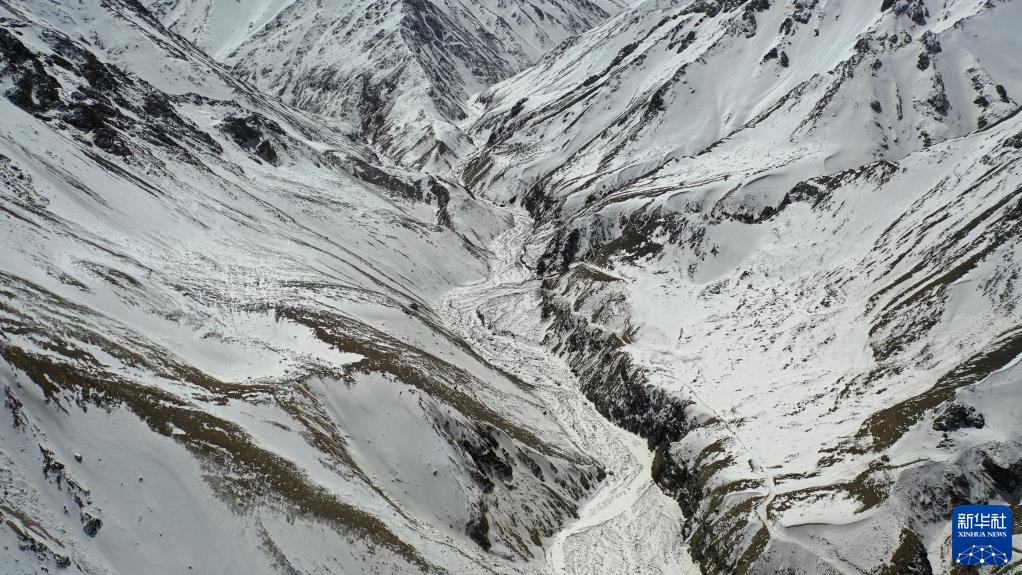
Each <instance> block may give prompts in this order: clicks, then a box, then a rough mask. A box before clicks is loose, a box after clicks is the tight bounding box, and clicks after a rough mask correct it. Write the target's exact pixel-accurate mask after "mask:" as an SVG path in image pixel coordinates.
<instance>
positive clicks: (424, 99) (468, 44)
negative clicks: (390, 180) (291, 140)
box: [151, 0, 621, 171]
mask: <svg viewBox="0 0 1022 575" xmlns="http://www.w3.org/2000/svg"><path fill="white" fill-rule="evenodd" d="M151 6H152V9H153V10H154V12H156V13H157V14H159V15H160V16H161V18H162V20H163V21H164V22H165V23H166V24H167V25H168V26H170V27H171V28H173V29H174V30H175V31H177V32H179V33H181V34H183V35H185V36H186V37H189V38H191V39H192V40H193V41H195V42H196V43H197V44H198V45H199V46H201V47H202V48H204V49H205V50H207V51H208V52H209V53H210V54H212V55H213V56H214V57H216V58H217V59H219V60H220V61H222V62H224V63H225V64H227V65H229V66H231V67H233V68H234V69H235V71H236V72H237V73H238V74H239V75H240V76H242V77H244V78H246V79H248V80H249V81H251V82H253V83H254V84H255V85H257V86H259V87H260V88H262V89H264V90H266V91H267V92H269V93H273V94H276V95H278V96H280V97H281V99H282V100H283V101H285V102H287V103H290V104H293V105H295V106H298V107H300V108H303V109H306V110H309V111H313V112H316V113H320V114H325V115H330V116H337V117H342V118H344V119H346V120H349V121H351V122H354V123H356V124H357V125H359V126H360V127H361V129H362V132H363V133H364V135H365V137H367V138H369V139H370V140H371V141H372V143H373V144H374V146H375V147H376V148H377V149H378V150H380V151H381V152H382V153H384V154H385V155H387V156H389V157H391V158H393V159H395V160H396V161H398V162H400V163H402V164H404V165H406V166H412V167H417V168H430V169H431V170H432V171H438V170H443V169H445V168H447V167H449V164H450V163H451V162H452V161H454V160H455V158H456V157H458V156H459V155H462V154H464V153H466V152H467V151H468V150H469V149H470V148H471V146H472V143H471V141H470V140H469V139H468V138H467V137H466V136H465V135H464V134H463V133H462V132H461V131H460V130H459V129H458V128H457V127H456V126H457V125H458V123H459V122H461V121H462V120H464V119H465V118H466V116H467V114H468V112H469V109H468V107H467V104H468V99H469V96H470V95H472V94H475V93H477V92H480V91H482V90H483V89H485V88H487V87H489V86H490V85H492V84H494V83H496V82H498V81H500V80H503V79H506V78H508V77H510V76H511V75H513V74H514V73H516V72H518V71H520V70H522V69H523V68H525V67H526V66H528V65H529V64H531V63H532V62H533V61H534V60H536V59H537V58H538V57H539V56H540V55H542V54H543V53H545V52H547V51H548V50H550V49H552V48H553V47H555V46H557V45H558V44H560V43H561V42H563V41H564V40H566V39H567V38H569V37H571V36H573V35H575V34H578V33H580V32H583V31H585V30H587V29H589V28H591V27H592V26H593V25H595V24H596V23H598V22H600V21H602V20H603V19H605V18H607V17H608V16H609V15H610V14H611V13H613V12H616V11H617V10H619V9H620V8H621V6H620V5H619V4H618V3H617V2H616V1H615V0H599V1H594V0H570V1H567V2H555V1H551V0H530V1H529V2H503V1H499V2H498V1H493V0H403V1H400V2H388V1H381V0H359V1H355V2H352V1H349V0H329V1H326V2H322V1H312V0H263V1H260V2H251V3H245V4H243V5H239V4H238V3H237V2H230V1H221V0H158V1H155V2H152V4H151Z"/></svg>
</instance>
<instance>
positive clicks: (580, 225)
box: [464, 0, 1022, 573]
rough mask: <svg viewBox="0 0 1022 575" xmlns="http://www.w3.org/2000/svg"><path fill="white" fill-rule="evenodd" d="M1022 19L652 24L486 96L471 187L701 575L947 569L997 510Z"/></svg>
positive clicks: (1013, 473)
mask: <svg viewBox="0 0 1022 575" xmlns="http://www.w3.org/2000/svg"><path fill="white" fill-rule="evenodd" d="M1019 21H1022V5H1019V4H1018V3H1017V2H979V1H968V0H963V1H957V2H952V1H948V2H937V1H929V0H926V1H923V0H911V1H909V0H899V1H885V2H882V3H881V2H875V3H874V2H843V1H832V2H814V1H812V0H808V1H806V0H793V1H788V2H767V1H747V2H742V1H723V2H720V1H712V0H705V1H703V0H699V1H693V2H681V3H668V2H656V1H651V2H646V3H643V4H641V5H639V6H636V7H635V8H633V9H631V10H628V11H626V12H624V13H622V14H620V15H619V16H617V17H615V18H613V19H612V20H610V21H608V22H607V23H606V24H604V25H601V26H599V27H598V28H596V29H594V30H593V31H591V32H589V33H587V34H585V35H583V36H582V37H581V38H580V39H578V40H577V41H575V42H573V43H571V44H570V45H566V46H564V47H562V48H561V49H559V50H558V51H557V52H556V53H554V54H551V55H549V56H547V57H545V58H544V59H542V60H541V61H540V62H539V63H538V64H537V65H536V66H535V67H533V68H531V69H529V70H527V71H525V72H524V73H522V74H521V75H519V76H517V77H515V78H513V79H511V80H509V81H507V82H505V83H502V84H500V85H498V86H495V87H494V88H493V89H491V90H488V91H487V92H485V93H483V94H482V95H481V96H480V98H479V101H480V103H482V104H483V105H485V106H486V109H485V111H484V112H483V114H482V116H481V118H480V119H479V120H478V121H477V122H476V123H475V125H474V127H473V129H472V131H471V133H472V136H473V138H474V139H475V140H477V141H483V140H485V141H486V142H487V144H486V146H485V147H484V148H483V149H482V150H480V151H479V152H478V153H477V154H475V156H474V157H473V158H472V161H471V162H469V163H468V164H467V167H466V169H465V170H464V181H465V182H466V184H467V185H469V186H470V187H471V188H473V189H476V190H478V191H480V192H481V193H483V194H485V195H488V196H489V197H492V198H494V199H496V200H498V201H500V202H514V203H520V204H522V205H524V206H525V207H527V208H528V209H529V210H530V211H531V212H532V213H533V214H534V215H535V216H536V217H537V218H539V219H540V221H541V222H545V223H547V224H548V225H553V226H555V227H556V228H557V233H556V235H555V237H554V238H553V239H552V240H551V241H550V243H549V244H548V247H547V250H546V254H545V256H544V258H543V259H542V260H541V262H540V264H539V266H538V270H539V271H540V273H543V274H545V275H546V276H547V279H546V300H545V301H546V306H545V309H544V311H545V313H546V314H547V316H548V317H549V318H550V320H551V321H552V328H551V333H550V335H549V340H548V344H549V345H550V347H551V349H553V350H554V351H556V352H558V353H561V354H562V355H564V356H565V357H566V358H568V359H569V360H570V361H571V362H572V363H573V365H574V367H575V369H576V371H577V372H578V373H579V374H580V375H581V377H582V378H583V380H584V381H586V382H587V383H586V391H587V394H588V395H589V397H590V398H591V399H593V400H594V401H596V403H597V405H598V406H599V407H600V408H601V409H602V410H603V411H604V413H606V414H607V415H608V416H609V417H610V418H612V419H613V420H615V421H618V422H619V423H620V424H622V425H624V426H625V427H627V428H629V429H633V430H636V431H639V432H641V433H643V434H644V435H645V436H646V437H648V438H649V440H650V442H651V445H652V446H654V447H655V448H656V449H657V461H656V462H655V464H654V465H655V472H656V474H657V476H658V479H659V482H660V484H661V485H662V486H663V487H664V488H665V489H667V490H668V491H670V492H671V493H672V494H673V495H675V496H676V498H677V499H678V500H679V502H680V503H681V505H682V508H683V510H684V511H685V514H686V516H687V521H688V529H689V533H690V539H689V542H690V545H691V547H692V553H693V556H694V557H695V558H696V559H697V560H698V561H699V563H700V567H701V568H702V569H703V570H704V572H706V573H718V572H762V573H772V572H779V571H785V572H795V573H818V572H853V573H854V572H864V573H875V572H913V573H926V572H936V571H938V570H947V569H948V568H949V566H948V564H947V561H948V554H947V553H946V548H945V547H946V545H947V544H948V536H949V532H948V527H947V525H948V522H947V518H948V517H949V516H950V509H951V507H952V506H953V505H955V504H957V503H962V502H966V501H972V502H982V501H992V502H1007V503H1010V504H1013V505H1017V504H1018V502H1019V494H1018V485H1019V484H1020V481H1022V475H1020V469H1022V437H1020V436H1022V433H1020V432H1022V429H1020V426H1019V424H1018V420H1017V416H1018V406H1019V405H1020V404H1022V401H1020V398H1019V391H1018V381H1019V372H1018V370H1017V369H1016V368H1015V367H1014V365H1015V363H1014V362H1015V359H1016V358H1017V357H1018V356H1019V354H1020V353H1022V339H1020V338H1019V329H1020V326H1022V315H1020V310H1019V308H1018V306H1017V302H1018V301H1019V299H1020V297H1022V294H1020V293H1019V287H1018V282H1017V278H1018V275H1019V273H1020V268H1022V258H1020V256H1022V252H1020V251H1019V245H1020V242H1019V233H1020V232H1022V226H1020V223H1019V222H1020V221H1022V220H1020V215H1022V212H1020V210H1022V203H1020V201H1022V196H1020V194H1022V173H1020V169H1022V164H1020V162H1019V160H1020V147H1022V144H1020V142H1022V115H1020V114H1018V111H1019V101H1018V100H1017V99H1016V98H1017V97H1018V94H1022V70H1020V67H1019V66H1020V65H1019V63H1018V61H1017V59H1015V58H1013V57H1012V54H1013V53H1014V52H1015V51H1017V50H1016V48H1017V39H1016V38H1015V27H1016V26H1015V23H1017V22H1019ZM984 422H990V423H989V424H987V425H984Z"/></svg>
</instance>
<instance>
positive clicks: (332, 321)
mask: <svg viewBox="0 0 1022 575" xmlns="http://www.w3.org/2000/svg"><path fill="white" fill-rule="evenodd" d="M0 23H2V27H0V86H2V91H3V94H4V97H2V98H0V111H2V113H0V115H2V117H3V121H2V122H0V175H2V185H0V194H2V197H3V201H2V207H0V210H2V215H0V219H2V222H3V224H2V228H0V229H2V237H3V239H2V241H0V285H2V287H0V356H2V358H3V359H2V360H0V389H2V393H3V396H4V400H3V405H4V407H3V409H0V429H2V432H0V460H2V463H0V486H2V493H3V495H2V497H0V518H2V519H0V525H2V527H0V540H2V546H0V548H2V551H0V564H2V565H3V568H2V569H0V571H3V572H4V573H5V574H8V573H9V574H12V575H13V574H15V573H37V572H42V571H47V570H53V569H57V568H66V570H68V571H71V572H85V573H185V572H231V573H237V572H241V571H249V572H254V573H272V572H276V573H281V572H288V573H294V572H301V573H311V572H343V573H361V572H373V573H381V572H393V573H407V572H409V571H428V572H452V573H465V572H481V571H484V570H490V569H492V570H495V571H497V572H501V571H506V570H510V569H512V568H513V570H515V571H517V570H518V567H517V565H518V564H520V563H523V562H528V561H529V560H534V559H533V558H534V557H537V556H538V557H542V555H543V551H542V547H541V544H542V542H543V540H545V539H546V538H547V537H548V536H550V535H552V534H553V533H555V532H556V531H557V530H558V529H559V528H560V527H561V525H563V523H564V522H565V521H566V520H567V519H568V518H570V517H571V516H573V515H574V514H575V513H576V509H577V508H578V506H579V505H580V504H581V502H582V501H583V500H584V499H585V497H587V495H588V493H589V492H590V491H591V490H592V489H593V488H594V486H595V485H597V483H598V482H599V480H600V479H601V478H602V477H603V471H602V466H601V465H600V464H598V463H597V462H595V461H594V460H593V459H592V458H590V457H589V456H588V455H586V454H584V453H582V452H581V451H580V450H579V449H578V448H577V447H576V446H575V445H574V444H573V443H572V442H571V440H570V439H569V438H567V437H566V436H565V433H564V430H563V429H562V427H561V425H560V422H559V421H557V420H556V419H554V418H553V417H552V416H550V415H547V407H546V406H545V405H544V404H542V403H541V402H540V401H539V400H538V399H537V398H536V397H535V396H534V394H533V393H532V391H531V387H532V384H531V383H530V382H526V381H522V380H521V379H518V378H517V377H515V376H512V375H511V374H510V373H508V372H506V371H504V370H502V369H499V368H497V367H495V366H494V365H493V364H491V363H489V362H488V361H486V360H485V359H483V358H482V357H481V356H479V355H478V354H477V353H476V352H475V351H474V350H473V349H472V348H471V347H469V346H468V345H467V344H466V343H465V342H464V341H462V340H461V339H459V337H458V336H457V335H455V334H454V333H453V332H451V331H450V330H448V329H447V328H446V327H445V326H444V325H443V324H442V323H441V322H440V320H439V318H438V316H437V314H436V313H435V312H434V311H433V310H432V307H431V306H432V304H433V302H434V301H436V300H438V299H439V298H440V296H441V295H443V294H444V293H446V292H447V291H449V290H450V289H452V288H453V287H455V286H458V285H462V284H466V283H471V282H473V281H477V280H479V279H482V278H483V277H485V276H486V273H487V260H486V258H487V252H486V250H485V246H487V245H488V244H489V243H490V241H491V240H492V239H493V237H494V236H495V235H496V234H498V233H500V232H502V231H503V230H505V229H507V228H509V226H510V223H511V221H510V216H509V215H508V214H507V213H506V212H504V211H503V210H500V209H499V208H496V207H494V206H492V205H491V204H489V203H487V202H483V201H480V200H477V199H474V198H473V197H472V196H471V195H470V194H468V193H467V192H466V191H465V190H463V189H462V188H460V187H459V186H458V185H456V184H453V183H450V182H444V181H441V180H439V179H436V178H433V177H429V176H424V175H422V174H417V173H410V172H406V171H402V170H400V169H397V168H394V167H393V166H390V165H389V164H388V163H387V162H385V161H383V160H381V159H380V158H378V157H376V156H375V154H374V153H373V152H372V151H370V150H369V149H368V148H366V147H365V146H364V145H363V144H362V143H361V142H360V138H358V137H355V136H353V135H349V134H346V132H345V127H344V126H342V125H334V124H332V123H331V122H330V120H329V119H327V118H324V117H317V116H312V115H309V114H306V113H304V112H300V111H297V110H295V109H293V108H290V107H287V106H286V105H283V104H281V103H279V102H277V101H276V100H274V99H272V98H270V97H267V96H265V95H263V94H262V93H260V92H259V91H257V90H256V89H254V88H253V87H251V86H249V85H247V84H245V83H243V82H241V81H239V80H237V79H235V78H234V77H233V76H232V75H231V74H229V73H228V72H227V71H226V70H225V69H223V68H221V67H220V66H219V65H218V64H216V63H215V62H214V61H212V60H211V59H210V58H209V57H208V56H206V55H205V54H203V53H202V52H200V51H199V50H197V49H196V48H195V47H194V46H192V45H191V44H190V43H188V42H187V41H185V40H183V39H181V38H179V37H177V36H175V35H174V34H172V33H170V32H168V31H167V30H166V29H165V28H163V26H162V25H161V24H160V23H159V22H158V21H157V20H156V19H154V18H153V17H152V16H151V15H150V14H149V13H148V12H146V11H145V10H144V9H143V8H142V7H141V6H139V5H138V4H137V3H134V2H130V1H123V2H122V1H109V2H105V3H103V4H102V5H97V4H93V3H82V4H78V3H49V2H33V3H27V4H22V3H17V4H9V3H3V4H0ZM508 565H510V566H512V567H508Z"/></svg>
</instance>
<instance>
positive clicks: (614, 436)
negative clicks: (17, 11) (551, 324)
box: [438, 212, 698, 575]
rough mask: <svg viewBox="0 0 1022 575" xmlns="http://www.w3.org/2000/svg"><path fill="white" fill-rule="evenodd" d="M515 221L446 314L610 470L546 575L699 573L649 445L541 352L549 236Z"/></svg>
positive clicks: (554, 550) (550, 558)
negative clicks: (534, 268)
mask: <svg viewBox="0 0 1022 575" xmlns="http://www.w3.org/2000/svg"><path fill="white" fill-rule="evenodd" d="M513 217H514V219H515V225H514V226H513V227H512V228H511V229H510V230H508V231H507V232H505V233H504V234H502V235H501V236H499V237H498V238H497V239H496V241H495V242H494V245H493V246H491V251H492V252H493V258H494V261H493V263H492V265H491V273H490V277H489V278H487V279H486V280H484V281H482V282H479V283H476V284H474V285H470V286H466V287H463V288H459V289H456V290H453V291H451V292H450V293H448V294H447V295H446V296H445V297H444V298H443V300H442V301H441V302H440V305H439V306H438V309H439V313H440V314H441V316H443V318H444V319H445V320H446V323H447V324H448V325H449V326H450V327H451V329H454V330H455V331H458V332H460V334H461V335H462V337H464V338H465V339H466V340H468V341H469V342H471V343H472V345H473V346H474V347H475V348H476V350H477V351H478V352H479V353H480V354H481V355H483V356H484V357H486V358H487V359H488V360H489V361H490V362H492V363H493V364H495V365H497V366H498V367H500V368H502V369H505V370H507V371H508V372H511V373H513V374H515V375H517V376H519V377H521V378H522V379H523V380H525V381H528V382H530V383H533V384H535V385H536V386H537V394H538V396H539V399H541V400H542V401H543V402H544V403H546V405H548V406H549V408H550V410H551V411H552V412H553V414H554V415H555V416H556V417H557V419H558V420H559V421H560V423H561V426H562V427H563V428H564V429H565V432H566V433H568V434H569V435H570V436H571V437H570V439H571V440H572V441H574V442H575V443H576V444H577V445H578V446H579V447H580V448H581V449H582V450H583V451H584V452H586V453H587V454H589V455H590V456H591V457H593V458H595V459H596V460H597V461H599V462H600V464H601V465H603V466H604V467H605V468H606V469H607V472H608V475H607V478H606V480H605V481H604V482H603V484H602V485H601V486H600V488H599V490H598V491H597V492H596V493H595V495H594V496H593V498H592V499H591V500H590V501H589V502H588V503H587V504H586V505H585V506H584V507H583V508H582V509H581V510H580V512H579V518H578V520H576V521H574V522H572V523H570V524H568V525H567V526H566V527H565V528H564V529H563V530H562V531H561V532H560V533H558V534H557V535H555V536H554V538H553V540H552V541H551V542H550V545H549V547H548V551H547V554H546V564H545V568H544V572H545V573H549V574H551V575H567V574H580V575H582V574H587V575H591V574H593V573H628V574H635V575H647V574H648V575H660V574H663V575H667V574H671V575H675V574H680V575H685V574H687V573H697V572H698V570H697V569H696V568H695V567H694V566H693V564H692V562H691V560H690V559H689V556H688V553H687V550H686V547H685V544H684V540H683V537H682V534H681V528H682V519H683V518H682V515H681V510H680V509H679V508H678V505H677V503H676V502H674V501H673V500H671V499H670V498H669V497H667V496H666V495H664V494H663V492H661V491H660V489H659V488H658V487H656V485H655V484H654V483H653V480H652V476H651V474H650V467H651V463H652V454H651V453H650V452H649V450H648V449H647V447H646V443H645V441H643V440H642V439H641V438H639V437H637V436H635V435H632V434H630V433H628V432H626V431H624V430H622V429H620V428H618V427H617V426H615V425H613V424H612V423H610V422H609V421H607V420H606V419H604V418H603V416H601V415H600V414H599V413H598V412H597V411H596V408H595V407H594V406H593V405H592V403H590V402H589V400H588V399H586V398H585V396H584V395H583V394H582V392H581V390H580V389H579V386H578V382H577V380H576V379H575V377H574V375H573V374H572V373H571V370H570V369H569V368H568V366H567V365H566V364H565V363H564V362H563V361H562V360H561V359H560V358H558V357H556V356H555V355H553V354H552V353H550V351H549V350H547V349H546V348H544V347H543V346H542V344H541V341H542V337H543V325H542V321H541V319H540V316H539V281H538V280H536V279H535V278H533V275H532V273H531V272H530V270H529V269H528V266H527V265H526V261H531V260H532V259H534V258H535V256H536V254H537V253H538V251H539V250H540V249H541V246H542V241H541V239H542V234H537V233H536V232H535V230H534V229H533V224H532V220H531V219H530V218H529V217H528V216H527V215H526V214H524V212H522V213H518V212H514V213H513Z"/></svg>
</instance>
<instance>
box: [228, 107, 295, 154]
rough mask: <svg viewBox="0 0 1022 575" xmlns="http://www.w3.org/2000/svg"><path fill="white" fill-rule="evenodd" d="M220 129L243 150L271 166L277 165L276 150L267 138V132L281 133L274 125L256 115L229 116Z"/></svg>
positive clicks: (278, 127)
mask: <svg viewBox="0 0 1022 575" xmlns="http://www.w3.org/2000/svg"><path fill="white" fill-rule="evenodd" d="M221 129H222V130H223V131H224V133H225V134H227V135H228V136H230V137H231V139H232V140H234V142H235V143H236V144H238V145H239V146H241V147H242V148H244V149H245V150H248V151H249V152H250V153H252V154H253V155H255V156H258V157H260V158H262V159H263V160H266V161H267V162H269V163H271V164H273V165H277V162H278V157H277V150H276V149H274V147H273V144H271V143H270V140H269V137H268V136H267V132H273V133H277V134H282V133H283V130H281V129H280V126H277V124H276V123H274V122H272V121H271V120H268V119H266V118H263V117H262V116H260V115H258V114H250V115H248V116H229V117H228V118H227V119H225V120H224V123H223V124H222V125H221Z"/></svg>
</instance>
